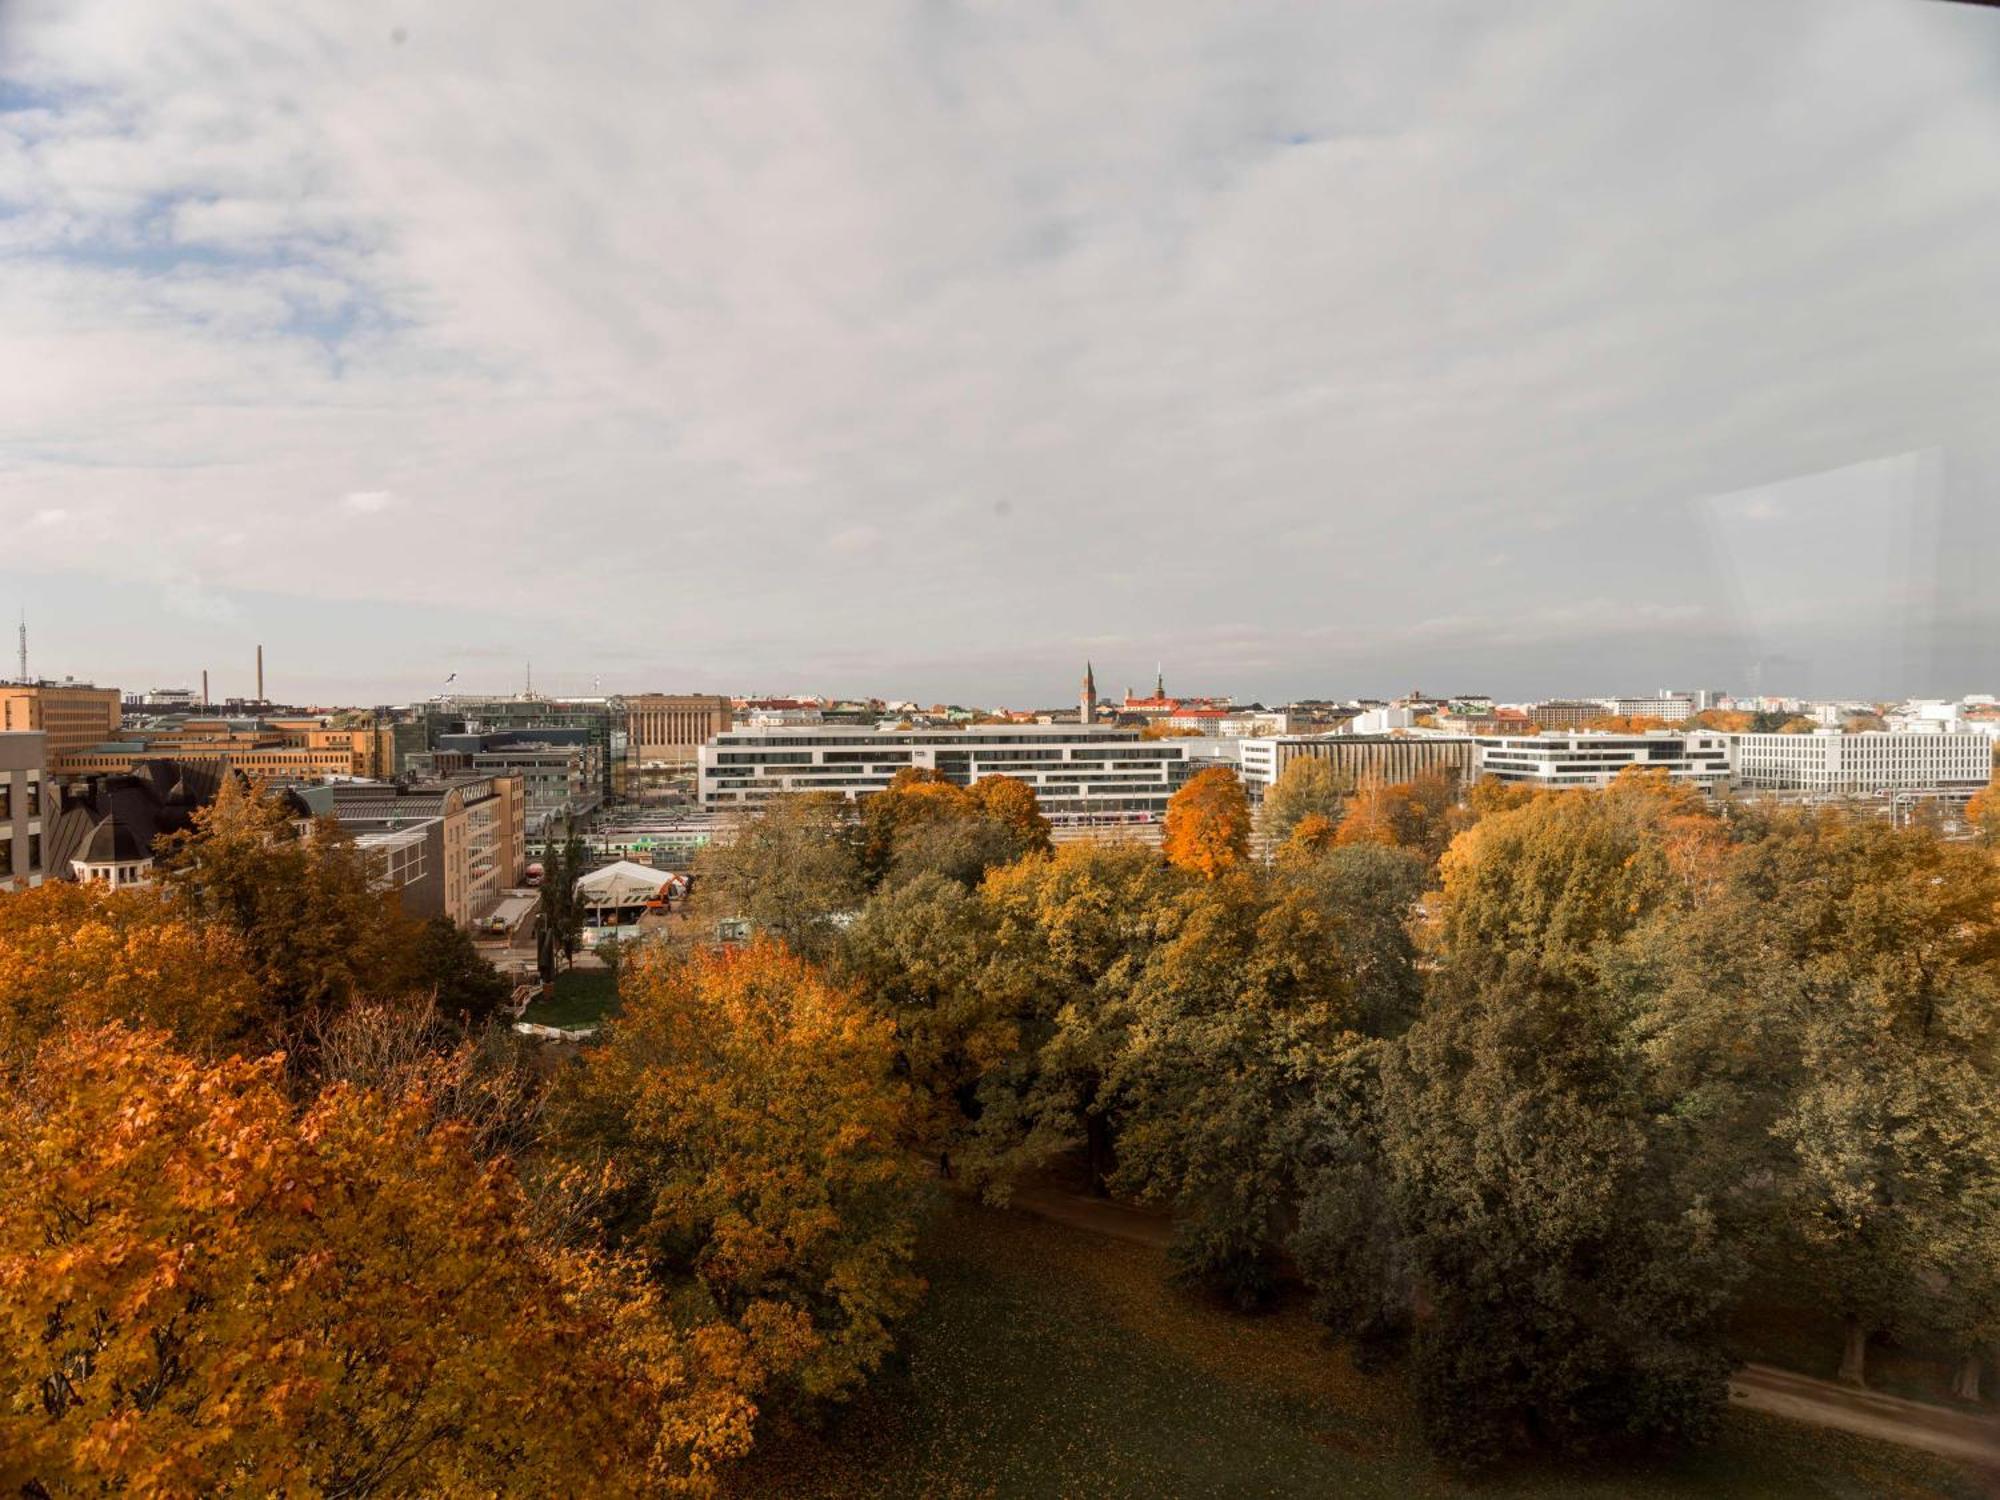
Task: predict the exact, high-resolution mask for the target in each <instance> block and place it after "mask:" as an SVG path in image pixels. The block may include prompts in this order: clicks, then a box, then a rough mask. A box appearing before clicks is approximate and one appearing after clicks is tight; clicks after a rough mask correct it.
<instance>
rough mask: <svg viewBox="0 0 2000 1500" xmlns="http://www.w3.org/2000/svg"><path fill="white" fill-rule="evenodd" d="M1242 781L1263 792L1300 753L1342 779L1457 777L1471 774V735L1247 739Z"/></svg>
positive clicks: (1239, 752)
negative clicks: (1432, 773) (1440, 773)
mask: <svg viewBox="0 0 2000 1500" xmlns="http://www.w3.org/2000/svg"><path fill="white" fill-rule="evenodd" d="M1237 755H1238V756H1239V757H1240V759H1241V763H1242V767H1243V782H1244V785H1245V786H1246V787H1247V788H1248V789H1249V791H1250V794H1251V796H1253V797H1262V796H1263V794H1264V793H1265V792H1267V791H1269V790H1270V789H1271V788H1272V787H1274V786H1276V785H1277V784H1278V778H1279V777H1280V776H1283V775H1284V774H1285V767H1287V766H1289V765H1290V764H1291V763H1292V762H1293V761H1295V760H1297V759H1298V758H1299V757H1300V756H1311V757H1313V758H1314V759H1318V760H1325V761H1330V762H1332V764H1333V767H1334V769H1335V770H1336V771H1338V772H1339V773H1340V774H1341V775H1342V776H1343V777H1344V778H1346V780H1348V781H1349V782H1350V783H1352V784H1353V785H1356V786H1359V785H1360V784H1361V783H1362V782H1363V781H1364V780H1368V779H1371V778H1372V779H1376V780H1380V781H1386V782H1392V783H1393V782H1399V781H1409V780H1411V779H1412V778H1414V777H1416V776H1417V775H1419V774H1421V773H1422V772H1425V771H1443V772H1444V773H1446V774H1447V775H1449V776H1452V777H1455V778H1457V779H1459V780H1468V779H1470V777H1471V775H1472V740H1471V738H1470V737H1469V736H1461V735H1442V734H1426V735H1391V734H1312V735H1304V734H1301V735H1278V736H1276V737H1274V738H1269V739H1246V740H1244V741H1242V742H1241V743H1240V744H1239V745H1238V746H1237Z"/></svg>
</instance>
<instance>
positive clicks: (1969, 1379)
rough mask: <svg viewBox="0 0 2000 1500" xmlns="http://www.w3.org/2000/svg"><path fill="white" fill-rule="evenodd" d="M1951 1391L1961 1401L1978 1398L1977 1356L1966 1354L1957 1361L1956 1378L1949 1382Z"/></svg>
mask: <svg viewBox="0 0 2000 1500" xmlns="http://www.w3.org/2000/svg"><path fill="white" fill-rule="evenodd" d="M1951 1393H1952V1394H1953V1395H1954V1396H1956V1397H1958V1399H1959V1400H1961V1401H1977V1400H1978V1399H1979V1356H1978V1355H1977V1354H1968V1355H1966V1356H1965V1358H1963V1359H1961V1360H1960V1361H1959V1362H1958V1378H1957V1379H1955V1380H1953V1381H1952V1383H1951Z"/></svg>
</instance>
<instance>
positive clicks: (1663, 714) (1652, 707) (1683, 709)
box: [1604, 688, 1710, 724]
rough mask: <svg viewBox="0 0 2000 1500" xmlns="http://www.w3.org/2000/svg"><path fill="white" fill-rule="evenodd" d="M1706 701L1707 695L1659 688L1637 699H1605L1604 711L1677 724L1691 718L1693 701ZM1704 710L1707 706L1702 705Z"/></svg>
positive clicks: (1693, 708) (1630, 717)
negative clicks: (1698, 698)
mask: <svg viewBox="0 0 2000 1500" xmlns="http://www.w3.org/2000/svg"><path fill="white" fill-rule="evenodd" d="M1697 696H1699V697H1701V698H1704V699H1706V698H1707V697H1709V696H1710V695H1709V694H1707V693H1702V694H1699V695H1697V694H1694V693H1679V692H1675V691H1674V690H1673V689H1672V688H1661V689H1660V690H1659V691H1658V692H1657V693H1651V694H1647V695H1645V696H1643V697H1637V698H1607V699H1606V700H1605V708H1604V711H1605V712H1606V713H1609V714H1616V715H1618V717H1620V718H1629V719H1664V720H1666V721H1667V722H1668V723H1669V724H1678V723H1679V722H1680V721H1681V720H1682V719H1686V718H1691V717H1692V716H1693V715H1694V713H1695V699H1696V697H1697ZM1702 706H1703V707H1704V708H1705V707H1707V706H1708V705H1707V704H1706V703H1704V704H1703V705H1702Z"/></svg>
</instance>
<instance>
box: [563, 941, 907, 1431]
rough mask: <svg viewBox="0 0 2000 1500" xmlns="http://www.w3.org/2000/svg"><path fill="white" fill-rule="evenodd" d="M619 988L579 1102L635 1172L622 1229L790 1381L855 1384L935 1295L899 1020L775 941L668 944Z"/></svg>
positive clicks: (676, 1285) (668, 1286)
mask: <svg viewBox="0 0 2000 1500" xmlns="http://www.w3.org/2000/svg"><path fill="white" fill-rule="evenodd" d="M619 987H620V992H621V999H622V1006H621V1009H620V1011H619V1013H618V1015H617V1017H616V1018H615V1019H614V1020H613V1021H612V1022H611V1024H610V1027H609V1029H608V1033H607V1037H606V1040H605V1041H604V1043H603V1044H602V1045H600V1046H598V1047H595V1048H593V1049H592V1050H591V1051H590V1052H588V1053H587V1054H586V1055H585V1058H584V1063H583V1066H582V1067H581V1068H579V1069H577V1070H575V1072H574V1073H573V1074H572V1075H571V1076H570V1077H569V1078H568V1079H567V1080H566V1081H565V1082H566V1087H565V1094H564V1097H563V1099H562V1101H561V1103H560V1106H559V1113H560V1118H561V1122H562V1123H561V1128H562V1130H563V1133H564V1135H565V1137H566V1138H567V1140H568V1141H569V1143H570V1145H571V1147H572V1149H575V1150H579V1151H585V1152H588V1151H603V1152H605V1153H606V1154H608V1156H609V1157H610V1159H611V1161H612V1162H613V1163H614V1165H615V1169H616V1170H617V1172H618V1173H619V1175H620V1177H621V1179H622V1183H623V1192H622V1194H621V1195H619V1196H617V1197H615V1198H614V1207H613V1211H612V1212H611V1214H610V1215H609V1227H610V1228H611V1230H612V1232H613V1233H614V1235H615V1236H616V1237H617V1238H618V1240H619V1241H620V1242H621V1243H622V1244H623V1245H625V1246H628V1247H629V1248H630V1249H632V1250H633V1251H634V1252H635V1253H637V1254H639V1255H641V1256H643V1257H644V1258H645V1260H646V1262H647V1263H648V1265H649V1266H650V1267H651V1269H652V1271H653V1274H654V1276H655V1277H656V1278H657V1279H658V1281H659V1282H660V1284H661V1286H662V1288H663V1290H664V1293H665V1295H666V1296H667V1297H668V1298H669V1299H670V1300H671V1301H672V1302H673V1303H674V1305H676V1306H677V1307H681V1308H684V1309H687V1310H688V1311H689V1313H690V1315H691V1316H697V1317H699V1318H701V1319H703V1320H707V1319H711V1318H714V1319H720V1320H722V1321H725V1322H727V1323H729V1324H732V1325H734V1326H735V1327H737V1328H739V1329H740V1330H741V1331H742V1332H743V1334H744V1336H745V1337H746V1338H747V1339H748V1340H749V1344H750V1347H751V1348H752V1350H753V1351H755V1352H756V1354H757V1355H758V1357H759V1358H760V1359H761V1360H762V1361H763V1363H764V1364H765V1365H766V1366H768V1367H769V1368H770V1370H771V1371H772V1373H773V1375H774V1376H775V1377H776V1378H777V1379H778V1381H779V1382H780V1394H784V1395H789V1396H792V1397H795V1398H796V1397H804V1398H818V1397H826V1396H837V1395H840V1394H842V1393H844V1392H846V1391H847V1390H849V1389H850V1388H851V1387H853V1386H854V1385H856V1384H857V1383H859V1381H860V1380H861V1379H862V1377H863V1376H865V1375H866V1374H867V1373H868V1372H869V1371H870V1370H872V1369H874V1368H875V1366H876V1365H877V1363H879V1362H880V1360H881V1358H882V1356H883V1355H884V1354H886V1353H887V1352H888V1350H889V1347H890V1343H891V1336H890V1331H889V1330H890V1325H891V1324H892V1323H893V1322H894V1321H895V1320H896V1319H897V1318H899V1317H901V1316H902V1315H903V1314H904V1313H906V1312H908V1311H909V1310H910V1309H911V1308H912V1307H913V1306H915V1304H916V1301H917V1298H918V1296H919V1295H920V1293H921V1292H922V1289H923V1284H922V1282H921V1281H920V1280H919V1279H918V1278H917V1277H916V1275H915V1274H914V1273H913V1272H912V1271H911V1269H910V1262H911V1258H912V1255H913V1253H914V1250H915V1245H916V1233H917V1222H918V1211H919V1208H920V1205H921V1191H922V1188H921V1181H920V1178H919V1177H918V1174H917V1169H916V1167H915V1165H914V1163H913V1162H912V1161H911V1159H910V1157H909V1155H908V1153H907V1151H906V1150H905V1149H904V1146H903V1144H902V1141H901V1137H902V1135H903V1133H904V1129H905V1116H906V1113H907V1111H908V1108H909V1099H908V1094H909V1091H908V1088H907V1086H906V1085H904V1084H903V1083H901V1082H899V1081H896V1080H895V1079H893V1078H892V1076H891V1075H892V1071H893V1069H894V1066H895V1059H896V1052H897V1047H896V1037H895V1028H894V1023H893V1022H892V1021H890V1020H889V1019H887V1018H886V1017H883V1016H881V1015H879V1014H878V1013H877V1012H875V1011H873V1010H872V1009H871V1008H870V1007H869V1006H868V1005H866V1004H865V1003H864V1002H863V1001H862V1000H861V999H860V998H859V997H858V996H857V995H856V994H854V993H853V992H852V991H850V990H848V989H846V988H843V987H841V986H839V985H836V984H834V983H832V982H831V981H830V980H829V979H828V978H827V977H826V975H825V974H823V973H822V972H821V971H820V970H819V968H817V967H816V966H815V965H814V964H812V963H811V962H810V961H808V960H806V959H804V958H801V957H800V956H798V955H797V954H795V953H793V952H792V951H791V950H790V949H788V948H786V947H785V946H784V945H783V944H781V943H777V942H774V941H770V940H759V941H757V942H754V943H752V944H750V945H748V946H746V947H744V948H741V949H737V950H735V951H733V952H724V953H701V954H694V955H681V954H676V953H673V952H670V951H667V950H664V949H662V948H658V947H655V948H652V949H650V950H648V951H647V952H646V953H645V954H644V955H643V956H642V957H641V958H639V959H637V960H634V961H633V962H632V963H631V965H630V966H629V967H628V968H626V969H625V970H624V972H623V973H622V974H621V976H620V985H619Z"/></svg>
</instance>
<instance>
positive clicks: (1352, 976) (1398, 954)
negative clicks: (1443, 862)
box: [1278, 825, 1429, 1037]
mask: <svg viewBox="0 0 2000 1500" xmlns="http://www.w3.org/2000/svg"><path fill="white" fill-rule="evenodd" d="M1303 826H1304V825H1301V827H1303ZM1294 836H1295V837H1296V835H1294ZM1428 873H1429V872H1428V869H1427V867H1426V866H1425V864H1424V861H1423V856H1421V855H1419V854H1416V853H1414V852H1412V851H1410V850H1407V849H1387V848H1384V847H1382V846H1381V845H1378V844H1357V845H1349V846H1345V847H1340V848H1335V849H1331V850H1328V851H1327V852H1326V853H1325V854H1324V855H1322V856H1321V857H1320V858H1318V859H1315V860H1312V861H1310V862H1305V863H1299V864H1288V865H1285V866H1282V867H1280V869H1279V872H1278V874H1279V877H1280V879H1281V880H1282V881H1283V882H1284V883H1286V884H1289V885H1291V886H1294V887H1297V888H1299V889H1302V890H1304V891H1306V892H1308V893H1310V896H1311V899H1312V900H1313V901H1314V902H1315V903H1316V904H1317V905H1318V907H1319V908H1320V909H1321V910H1323V911H1325V912H1327V913H1329V914H1330V915H1331V916H1332V917H1333V918H1335V919H1337V921H1338V924H1339V933H1340V953H1341V966H1342V973H1343V978H1344V982H1345V984H1346V986H1347V989H1348V992H1349V997H1350V1005H1351V1008H1352V1012H1353V1016H1354V1023H1355V1029H1357V1030H1359V1031H1361V1032H1363V1033H1365V1034H1367V1035H1369V1036H1378V1037H1390V1036H1396V1035H1398V1034H1399V1033H1400V1032H1401V1031H1402V1030H1403V1029H1404V1028H1405V1027H1406V1026H1408V1025H1409V1024H1410V1022H1411V1021H1413V1020H1415V1019H1416V1015H1417V1012H1418V1010H1419V1008H1420V1007H1421V1006H1422V1004H1423V994H1424V989H1423V979H1422V976H1421V974H1420V973H1419V971H1418V955H1417V946H1416V939H1415V936H1414V934H1413V931H1412V928H1413V924H1414V923H1415V922H1416V920H1417V903H1418V901H1419V900H1420V899H1421V898H1422V896H1423V893H1424V885H1425V881H1426V879H1427V877H1428Z"/></svg>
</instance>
